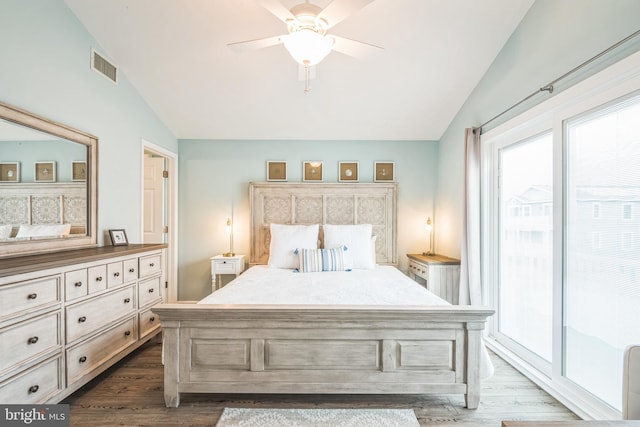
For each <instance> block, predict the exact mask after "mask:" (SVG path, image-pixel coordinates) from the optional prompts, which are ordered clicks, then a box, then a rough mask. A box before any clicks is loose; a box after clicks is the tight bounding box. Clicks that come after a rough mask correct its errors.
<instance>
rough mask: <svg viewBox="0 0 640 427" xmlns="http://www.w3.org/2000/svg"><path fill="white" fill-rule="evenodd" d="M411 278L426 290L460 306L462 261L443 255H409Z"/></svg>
mask: <svg viewBox="0 0 640 427" xmlns="http://www.w3.org/2000/svg"><path fill="white" fill-rule="evenodd" d="M407 258H409V277H411V278H412V279H413V280H415V281H416V282H418V283H420V284H421V285H423V286H424V287H425V288H427V289H428V290H430V291H431V292H433V293H434V294H436V295H437V296H439V297H440V298H442V299H444V300H447V301H448V302H450V303H451V304H458V290H459V288H460V260H458V259H455V258H449V257H446V256H442V255H421V254H407Z"/></svg>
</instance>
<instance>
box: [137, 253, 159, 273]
mask: <svg viewBox="0 0 640 427" xmlns="http://www.w3.org/2000/svg"><path fill="white" fill-rule="evenodd" d="M161 261H162V260H161V258H160V254H155V255H147V256H141V257H140V265H139V267H138V268H139V272H140V277H145V276H151V275H152V274H155V273H159V272H160V269H161V267H162V265H161Z"/></svg>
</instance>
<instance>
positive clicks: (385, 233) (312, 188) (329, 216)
mask: <svg viewBox="0 0 640 427" xmlns="http://www.w3.org/2000/svg"><path fill="white" fill-rule="evenodd" d="M396 192H397V184H396V183H354V184H349V183H288V182H279V183H271V182H252V183H250V184H249V199H250V203H251V256H250V259H249V262H250V263H251V264H266V263H267V261H268V259H269V243H270V241H271V236H270V224H272V223H275V224H372V225H373V235H374V236H376V259H377V262H378V263H379V264H392V265H395V264H397V253H396V209H397V208H396ZM320 239H322V232H321V235H320Z"/></svg>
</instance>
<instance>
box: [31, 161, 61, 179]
mask: <svg viewBox="0 0 640 427" xmlns="http://www.w3.org/2000/svg"><path fill="white" fill-rule="evenodd" d="M33 176H34V177H35V180H34V181H35V182H56V162H36V163H35V174H34V175H33Z"/></svg>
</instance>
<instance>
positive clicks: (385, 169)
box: [373, 162, 395, 182]
mask: <svg viewBox="0 0 640 427" xmlns="http://www.w3.org/2000/svg"><path fill="white" fill-rule="evenodd" d="M373 176H374V179H373V180H374V181H375V182H384V181H394V180H395V163H394V162H375V164H374V175H373Z"/></svg>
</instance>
